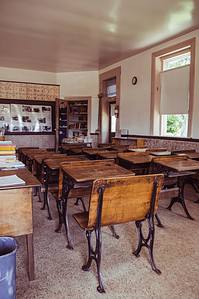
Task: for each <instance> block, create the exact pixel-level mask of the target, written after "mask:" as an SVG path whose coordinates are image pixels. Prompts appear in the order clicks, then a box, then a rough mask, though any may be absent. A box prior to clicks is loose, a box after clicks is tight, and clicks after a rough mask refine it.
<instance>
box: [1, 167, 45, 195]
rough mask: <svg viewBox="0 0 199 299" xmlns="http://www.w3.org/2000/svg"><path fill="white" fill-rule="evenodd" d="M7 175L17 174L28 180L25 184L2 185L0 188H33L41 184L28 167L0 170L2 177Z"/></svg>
mask: <svg viewBox="0 0 199 299" xmlns="http://www.w3.org/2000/svg"><path fill="white" fill-rule="evenodd" d="M7 175H17V176H18V177H19V178H21V179H22V180H24V181H25V182H26V184H25V185H17V186H7V187H0V190H9V189H20V188H33V187H38V186H40V185H41V184H40V182H39V181H38V180H37V179H36V177H35V176H34V175H32V173H31V172H30V171H28V169H27V168H21V169H16V170H3V171H0V177H3V176H7Z"/></svg>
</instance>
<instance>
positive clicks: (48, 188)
mask: <svg viewBox="0 0 199 299" xmlns="http://www.w3.org/2000/svg"><path fill="white" fill-rule="evenodd" d="M77 161H87V160H86V157H85V156H83V155H73V156H65V157H63V158H61V157H59V158H56V157H52V158H51V159H46V160H44V161H43V164H42V178H41V183H42V185H43V186H44V204H43V207H42V209H45V207H46V206H47V210H48V219H49V220H51V219H52V215H51V211H50V205H49V193H50V194H51V195H52V196H53V197H54V198H55V199H56V201H58V200H59V197H60V196H61V190H62V186H61V183H60V180H59V168H60V165H61V164H65V163H66V164H67V163H69V164H70V163H72V162H77ZM60 186H61V187H60ZM89 194H90V185H88V184H87V185H81V186H78V185H76V186H75V188H74V189H73V190H71V192H70V194H69V197H70V198H76V199H77V201H76V205H78V203H79V201H81V203H82V206H83V208H84V210H85V209H86V208H85V205H84V202H83V198H84V197H88V196H89ZM57 231H59V230H57Z"/></svg>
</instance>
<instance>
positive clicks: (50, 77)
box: [0, 67, 56, 84]
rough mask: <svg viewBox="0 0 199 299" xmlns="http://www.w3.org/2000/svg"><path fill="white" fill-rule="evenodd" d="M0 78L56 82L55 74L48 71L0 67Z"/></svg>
mask: <svg viewBox="0 0 199 299" xmlns="http://www.w3.org/2000/svg"><path fill="white" fill-rule="evenodd" d="M0 80H5V81H22V82H32V83H46V84H56V74H55V73H50V72H39V71H32V70H24V69H16V68H6V67H0Z"/></svg>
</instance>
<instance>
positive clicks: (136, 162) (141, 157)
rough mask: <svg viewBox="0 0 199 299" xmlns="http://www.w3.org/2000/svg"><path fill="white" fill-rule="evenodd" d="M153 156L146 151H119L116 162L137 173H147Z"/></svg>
mask: <svg viewBox="0 0 199 299" xmlns="http://www.w3.org/2000/svg"><path fill="white" fill-rule="evenodd" d="M152 159H153V157H152V156H151V155H149V154H148V153H146V152H141V153H140V152H135V153H134V152H128V153H119V154H118V162H119V164H120V165H121V166H123V167H126V168H127V169H131V170H133V171H134V172H135V173H138V174H147V173H148V172H149V167H150V163H151V161H152Z"/></svg>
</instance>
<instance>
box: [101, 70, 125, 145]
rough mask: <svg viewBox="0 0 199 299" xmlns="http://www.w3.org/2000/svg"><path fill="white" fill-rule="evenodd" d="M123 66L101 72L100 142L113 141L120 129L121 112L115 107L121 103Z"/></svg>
mask: <svg viewBox="0 0 199 299" xmlns="http://www.w3.org/2000/svg"><path fill="white" fill-rule="evenodd" d="M120 74H121V67H118V68H115V69H112V70H110V71H107V72H105V73H102V74H100V94H99V138H98V142H99V143H108V142H112V139H113V137H114V136H115V133H116V131H117V130H119V117H118V115H119V113H118V114H117V115H116V114H115V111H116V109H115V107H119V103H120Z"/></svg>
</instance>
